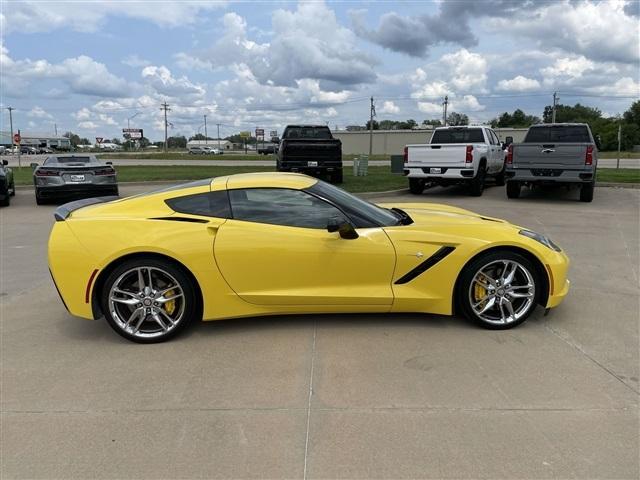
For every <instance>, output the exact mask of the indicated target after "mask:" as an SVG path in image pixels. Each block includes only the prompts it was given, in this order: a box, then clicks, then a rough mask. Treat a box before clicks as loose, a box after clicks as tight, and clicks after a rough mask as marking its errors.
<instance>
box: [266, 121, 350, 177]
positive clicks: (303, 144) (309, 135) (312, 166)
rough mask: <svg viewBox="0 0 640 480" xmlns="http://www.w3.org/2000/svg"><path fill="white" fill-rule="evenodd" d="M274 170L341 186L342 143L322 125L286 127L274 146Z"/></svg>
mask: <svg viewBox="0 0 640 480" xmlns="http://www.w3.org/2000/svg"><path fill="white" fill-rule="evenodd" d="M276 170H277V171H279V172H301V173H306V174H308V175H314V176H327V177H329V179H330V181H331V183H342V142H341V141H340V140H338V139H335V138H333V135H331V130H329V127H327V126H326V125H288V126H287V127H286V128H285V129H284V132H283V134H282V140H281V141H280V145H279V146H278V154H277V157H276Z"/></svg>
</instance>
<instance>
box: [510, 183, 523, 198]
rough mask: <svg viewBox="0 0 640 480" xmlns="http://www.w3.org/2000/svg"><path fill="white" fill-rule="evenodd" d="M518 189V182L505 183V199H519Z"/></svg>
mask: <svg viewBox="0 0 640 480" xmlns="http://www.w3.org/2000/svg"><path fill="white" fill-rule="evenodd" d="M520 188H521V187H520V182H507V198H519V197H520Z"/></svg>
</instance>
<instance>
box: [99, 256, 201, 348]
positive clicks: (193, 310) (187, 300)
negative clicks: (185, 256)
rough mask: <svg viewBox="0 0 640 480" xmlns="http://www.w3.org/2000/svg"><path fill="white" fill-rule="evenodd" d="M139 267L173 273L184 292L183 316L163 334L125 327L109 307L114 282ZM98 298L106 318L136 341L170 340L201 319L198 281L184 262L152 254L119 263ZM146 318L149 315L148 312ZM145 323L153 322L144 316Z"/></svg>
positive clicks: (117, 331) (118, 330)
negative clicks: (147, 333) (176, 261)
mask: <svg viewBox="0 0 640 480" xmlns="http://www.w3.org/2000/svg"><path fill="white" fill-rule="evenodd" d="M136 268H143V269H145V268H153V269H157V270H161V271H163V272H166V273H168V274H169V275H171V277H173V279H175V281H176V282H177V284H178V285H179V287H180V288H181V289H182V292H183V295H184V297H183V298H184V304H183V311H182V315H181V316H180V319H179V320H178V322H177V323H176V324H175V326H173V327H172V328H170V329H169V330H168V331H167V332H166V333H164V334H162V333H160V334H158V335H157V336H150V337H149V336H140V335H135V334H132V333H131V332H128V331H126V330H124V329H123V327H122V326H121V325H120V324H119V323H118V320H117V319H116V318H114V316H113V314H112V313H111V311H110V308H109V292H110V290H111V288H112V287H113V285H114V283H115V282H116V281H117V280H118V279H119V278H120V277H121V276H122V275H123V274H125V273H126V272H129V271H130V270H132V269H136ZM98 298H99V299H100V306H101V308H102V312H103V313H104V316H105V319H106V320H107V322H108V323H109V325H110V326H111V328H113V330H114V331H115V332H116V333H117V334H119V335H121V336H122V337H124V338H126V339H127V340H130V341H132V342H136V343H160V342H164V341H167V340H170V339H171V338H174V337H175V336H176V335H179V334H180V333H181V332H183V331H184V330H185V329H187V328H188V327H189V326H190V325H191V324H193V323H194V322H195V321H196V320H200V319H201V308H200V306H199V303H198V295H197V287H196V285H194V284H193V280H192V279H191V278H190V276H189V275H187V274H186V273H185V271H184V269H183V268H182V267H181V266H179V265H177V264H175V263H173V262H171V261H167V260H161V259H157V258H152V257H149V258H144V257H141V258H136V259H134V260H130V261H126V262H124V263H122V264H120V265H118V266H117V267H116V268H115V269H114V270H113V271H112V272H111V273H110V274H109V276H108V277H107V278H106V280H105V281H104V282H103V283H102V291H101V292H98ZM140 305H142V304H140ZM128 308H133V306H129V307H128ZM145 315H146V314H145ZM146 318H148V316H147V317H146ZM144 323H152V321H151V320H148V321H147V320H145V321H144ZM141 329H142V328H141Z"/></svg>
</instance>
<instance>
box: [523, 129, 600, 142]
mask: <svg viewBox="0 0 640 480" xmlns="http://www.w3.org/2000/svg"><path fill="white" fill-rule="evenodd" d="M545 142H548V143H563V142H564V143H591V137H590V136H589V130H587V127H586V126H584V125H557V126H548V127H532V128H530V129H529V131H528V132H527V136H526V137H525V139H524V143H545Z"/></svg>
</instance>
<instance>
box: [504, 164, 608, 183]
mask: <svg viewBox="0 0 640 480" xmlns="http://www.w3.org/2000/svg"><path fill="white" fill-rule="evenodd" d="M505 178H506V179H507V180H511V181H518V182H527V183H591V182H593V181H594V180H595V178H596V170H595V169H582V170H565V169H562V168H513V167H511V168H509V167H507V169H506V170H505Z"/></svg>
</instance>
